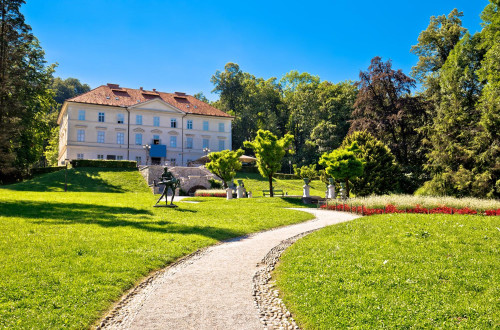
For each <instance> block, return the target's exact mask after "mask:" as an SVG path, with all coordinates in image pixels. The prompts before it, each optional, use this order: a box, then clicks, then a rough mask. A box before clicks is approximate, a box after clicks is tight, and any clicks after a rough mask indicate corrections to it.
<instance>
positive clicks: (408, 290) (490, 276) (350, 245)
mask: <svg viewBox="0 0 500 330" xmlns="http://www.w3.org/2000/svg"><path fill="white" fill-rule="evenodd" d="M499 227H500V218H499V217H478V216H467V215H434V216H428V215H398V214H391V215H377V216H372V217H369V218H362V219H356V220H354V221H350V222H347V223H342V224H338V225H334V226H330V227H327V228H324V229H321V230H319V231H317V232H315V233H312V234H310V235H308V236H306V237H304V238H302V239H300V240H298V241H297V242H296V243H295V244H293V245H292V246H291V247H290V248H289V249H288V250H287V251H285V253H284V254H283V255H282V257H281V259H280V263H279V265H278V267H277V270H276V278H277V281H276V283H277V286H278V288H280V291H281V292H282V297H283V298H282V299H283V301H284V303H285V304H286V306H287V307H288V308H289V309H290V311H291V312H292V314H293V315H294V318H295V320H296V321H297V322H298V324H299V326H300V327H301V328H303V329H348V328H349V329H350V328H354V329H358V328H359V329H379V328H471V329H472V328H474V329H475V328H477V329H491V328H495V327H497V326H498V324H500V306H499V305H498V298H497V297H498V296H499V295H500V289H499V288H500V277H499V276H496V274H497V271H498V237H499V232H498V228H499Z"/></svg>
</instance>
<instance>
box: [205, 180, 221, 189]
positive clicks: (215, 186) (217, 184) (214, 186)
mask: <svg viewBox="0 0 500 330" xmlns="http://www.w3.org/2000/svg"><path fill="white" fill-rule="evenodd" d="M208 182H209V183H210V189H221V188H222V182H220V181H219V180H216V179H208Z"/></svg>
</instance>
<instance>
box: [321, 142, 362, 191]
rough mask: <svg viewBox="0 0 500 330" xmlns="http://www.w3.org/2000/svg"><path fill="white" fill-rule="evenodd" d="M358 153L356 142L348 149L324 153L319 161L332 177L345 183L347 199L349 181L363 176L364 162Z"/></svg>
mask: <svg viewBox="0 0 500 330" xmlns="http://www.w3.org/2000/svg"><path fill="white" fill-rule="evenodd" d="M356 152H358V145H357V143H356V142H354V143H353V144H352V145H351V146H349V147H347V148H338V149H335V150H333V151H332V152H330V153H328V152H326V153H324V154H323V155H322V156H321V159H320V160H319V164H320V165H321V166H323V167H324V168H325V172H326V173H327V174H328V175H329V176H330V177H332V178H335V179H338V180H344V181H345V183H346V191H347V197H349V195H350V188H349V180H352V179H354V178H357V177H359V176H360V175H362V174H363V162H362V161H361V159H359V158H358V157H357V156H356Z"/></svg>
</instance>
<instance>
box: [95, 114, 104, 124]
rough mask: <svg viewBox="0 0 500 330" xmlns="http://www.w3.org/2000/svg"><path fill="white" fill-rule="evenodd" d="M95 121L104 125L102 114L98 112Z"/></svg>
mask: <svg viewBox="0 0 500 330" xmlns="http://www.w3.org/2000/svg"><path fill="white" fill-rule="evenodd" d="M97 121H98V122H100V123H104V112H99V116H98V118H97Z"/></svg>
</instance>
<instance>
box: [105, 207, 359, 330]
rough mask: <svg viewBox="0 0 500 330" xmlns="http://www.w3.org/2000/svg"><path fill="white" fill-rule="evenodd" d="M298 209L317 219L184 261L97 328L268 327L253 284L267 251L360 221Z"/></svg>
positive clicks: (143, 288)
mask: <svg viewBox="0 0 500 330" xmlns="http://www.w3.org/2000/svg"><path fill="white" fill-rule="evenodd" d="M297 210H300V211H306V212H310V213H312V214H314V215H315V216H316V219H314V220H311V221H307V222H303V223H299V224H296V225H291V226H287V227H282V228H278V229H274V230H269V231H265V232H261V233H257V234H253V235H249V236H244V237H239V238H236V239H233V240H229V241H226V242H223V243H221V244H218V245H215V246H212V247H209V248H207V249H204V250H201V251H199V252H198V253H195V254H193V255H191V256H189V257H186V258H184V259H182V260H180V261H179V262H177V263H175V264H173V265H170V266H169V267H167V268H165V269H164V270H161V271H159V272H157V273H156V274H155V275H153V276H151V277H149V278H148V279H147V280H145V281H144V282H142V283H141V284H140V285H139V286H138V287H136V288H135V289H134V290H132V291H131V292H130V293H129V294H127V295H126V296H125V297H124V298H123V299H122V301H121V302H119V303H118V304H117V306H116V308H115V309H114V310H113V311H112V312H111V313H110V314H109V315H108V316H107V317H106V318H104V319H103V321H102V322H101V324H100V326H99V327H100V328H104V329H143V328H145V329H262V328H264V325H267V326H269V325H271V324H269V323H268V322H266V320H264V319H263V316H264V313H262V311H263V310H265V309H266V306H262V303H259V301H258V299H257V298H256V297H255V296H257V297H259V294H258V293H257V294H256V292H255V291H256V288H255V284H254V281H255V278H257V275H258V274H259V272H261V270H262V269H263V268H266V260H264V259H266V258H269V257H268V256H269V254H270V251H272V250H279V249H273V248H275V247H277V246H278V245H280V243H282V241H284V240H287V239H289V238H292V237H294V236H297V235H300V234H302V233H305V232H308V231H312V230H316V229H319V228H322V227H325V226H329V225H333V224H336V223H340V222H344V221H349V220H352V219H354V218H357V217H358V216H356V215H353V214H349V213H343V212H332V211H324V210H317V209H297ZM281 245H283V244H281ZM285 246H286V245H285ZM271 254H272V253H271ZM275 255H276V253H275ZM278 257H279V254H278ZM273 258H274V259H276V256H275V257H273ZM267 268H269V266H267ZM254 277H255V278H254ZM280 313H281V312H280ZM285 313H286V312H285ZM270 328H272V326H271V327H270Z"/></svg>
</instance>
